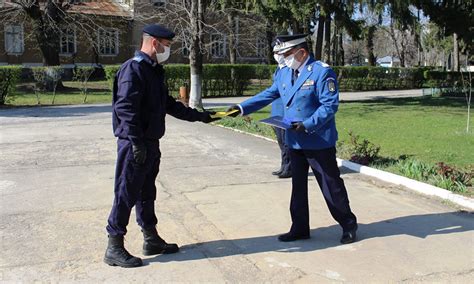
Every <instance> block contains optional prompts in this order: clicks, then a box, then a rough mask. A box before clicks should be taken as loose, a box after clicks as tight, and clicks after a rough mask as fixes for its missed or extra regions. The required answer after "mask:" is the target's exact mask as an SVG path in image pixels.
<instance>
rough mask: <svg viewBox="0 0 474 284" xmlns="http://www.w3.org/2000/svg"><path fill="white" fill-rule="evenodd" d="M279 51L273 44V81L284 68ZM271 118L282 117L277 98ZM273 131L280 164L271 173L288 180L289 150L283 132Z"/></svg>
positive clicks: (281, 103) (275, 129)
mask: <svg viewBox="0 0 474 284" xmlns="http://www.w3.org/2000/svg"><path fill="white" fill-rule="evenodd" d="M279 50H280V45H278V44H276V42H274V43H273V57H274V58H275V61H276V62H277V64H278V66H277V69H276V70H275V73H274V74H273V80H275V77H276V76H277V75H278V72H279V71H280V69H282V68H285V67H286V66H285V58H284V57H283V55H281V54H278V52H279ZM271 116H283V101H282V99H281V98H280V97H279V98H277V99H276V100H274V101H273V102H272V112H271ZM273 131H274V132H275V136H276V138H277V141H278V146H279V147H280V153H281V164H280V169H279V170H277V171H274V172H272V174H273V175H276V176H278V177H279V178H290V177H291V162H290V150H289V148H288V145H287V144H286V142H285V136H286V135H285V130H284V129H282V128H278V127H273Z"/></svg>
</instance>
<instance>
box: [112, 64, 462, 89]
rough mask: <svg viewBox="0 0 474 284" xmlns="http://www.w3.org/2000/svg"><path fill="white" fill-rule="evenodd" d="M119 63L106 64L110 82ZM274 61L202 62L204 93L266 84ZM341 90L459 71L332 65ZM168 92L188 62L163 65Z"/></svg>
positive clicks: (454, 79) (412, 84) (420, 82)
mask: <svg viewBox="0 0 474 284" xmlns="http://www.w3.org/2000/svg"><path fill="white" fill-rule="evenodd" d="M119 67H120V66H118V65H110V66H105V73H106V76H107V80H109V82H110V83H111V82H112V81H113V77H114V76H115V73H116V72H117V70H118V68H119ZM275 68H276V65H264V64H234V65H231V64H205V65H204V70H203V73H204V74H203V86H202V91H203V93H202V94H203V97H212V96H241V95H242V94H243V93H244V91H245V90H246V89H247V88H248V86H249V85H250V84H251V83H252V82H253V83H254V82H255V80H258V81H259V82H260V83H261V84H262V81H263V82H265V83H267V84H268V80H269V79H271V77H272V75H273V72H274V71H275ZM333 69H334V71H335V72H336V74H337V77H338V81H339V89H340V90H341V91H373V90H396V89H417V88H422V87H433V88H434V87H443V88H445V87H446V86H451V87H456V86H460V85H461V84H460V82H461V81H460V78H461V77H460V73H459V74H457V73H458V72H443V71H433V70H432V67H419V68H386V67H369V66H356V67H353V66H344V67H341V66H336V67H333ZM165 70H166V78H167V84H168V88H169V90H170V92H171V93H172V94H174V95H177V93H178V90H179V87H180V86H189V83H190V82H189V80H190V79H189V78H190V71H189V65H185V64H169V65H165Z"/></svg>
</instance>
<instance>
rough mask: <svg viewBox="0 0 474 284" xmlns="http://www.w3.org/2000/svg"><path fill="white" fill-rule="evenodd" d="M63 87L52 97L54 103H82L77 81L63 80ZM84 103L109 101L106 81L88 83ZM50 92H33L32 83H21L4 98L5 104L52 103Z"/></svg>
mask: <svg viewBox="0 0 474 284" xmlns="http://www.w3.org/2000/svg"><path fill="white" fill-rule="evenodd" d="M63 85H64V87H65V88H64V89H63V90H58V91H57V92H56V96H55V98H54V104H55V105H70V104H83V103H84V95H83V94H82V92H81V86H80V83H78V82H72V81H64V82H63ZM87 86H88V91H87V100H86V102H85V103H86V104H99V103H111V102H112V95H111V92H110V90H109V87H108V83H107V81H94V82H89V83H88V85H87ZM52 104H53V93H52V92H39V93H38V96H37V95H36V94H35V91H34V88H33V83H25V84H21V85H20V86H18V87H17V90H16V92H15V94H13V95H10V96H8V97H7V98H6V105H10V106H34V105H52Z"/></svg>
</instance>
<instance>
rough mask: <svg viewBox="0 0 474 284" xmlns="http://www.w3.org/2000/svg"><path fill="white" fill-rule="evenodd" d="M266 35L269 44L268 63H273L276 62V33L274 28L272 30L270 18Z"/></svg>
mask: <svg viewBox="0 0 474 284" xmlns="http://www.w3.org/2000/svg"><path fill="white" fill-rule="evenodd" d="M265 36H266V38H267V46H268V52H267V63H268V64H272V63H274V59H273V48H272V42H273V37H274V33H273V30H272V25H271V23H270V21H268V20H267V25H266V31H265Z"/></svg>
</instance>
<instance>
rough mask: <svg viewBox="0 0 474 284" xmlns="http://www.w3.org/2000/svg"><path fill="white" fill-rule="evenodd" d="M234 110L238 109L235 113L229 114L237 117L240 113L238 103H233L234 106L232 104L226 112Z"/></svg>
mask: <svg viewBox="0 0 474 284" xmlns="http://www.w3.org/2000/svg"><path fill="white" fill-rule="evenodd" d="M233 110H237V112H235V113H233V114H230V115H229V116H231V117H236V116H238V115H239V114H240V107H239V106H238V105H233V106H230V107H229V108H228V109H227V110H226V112H229V111H233Z"/></svg>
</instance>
